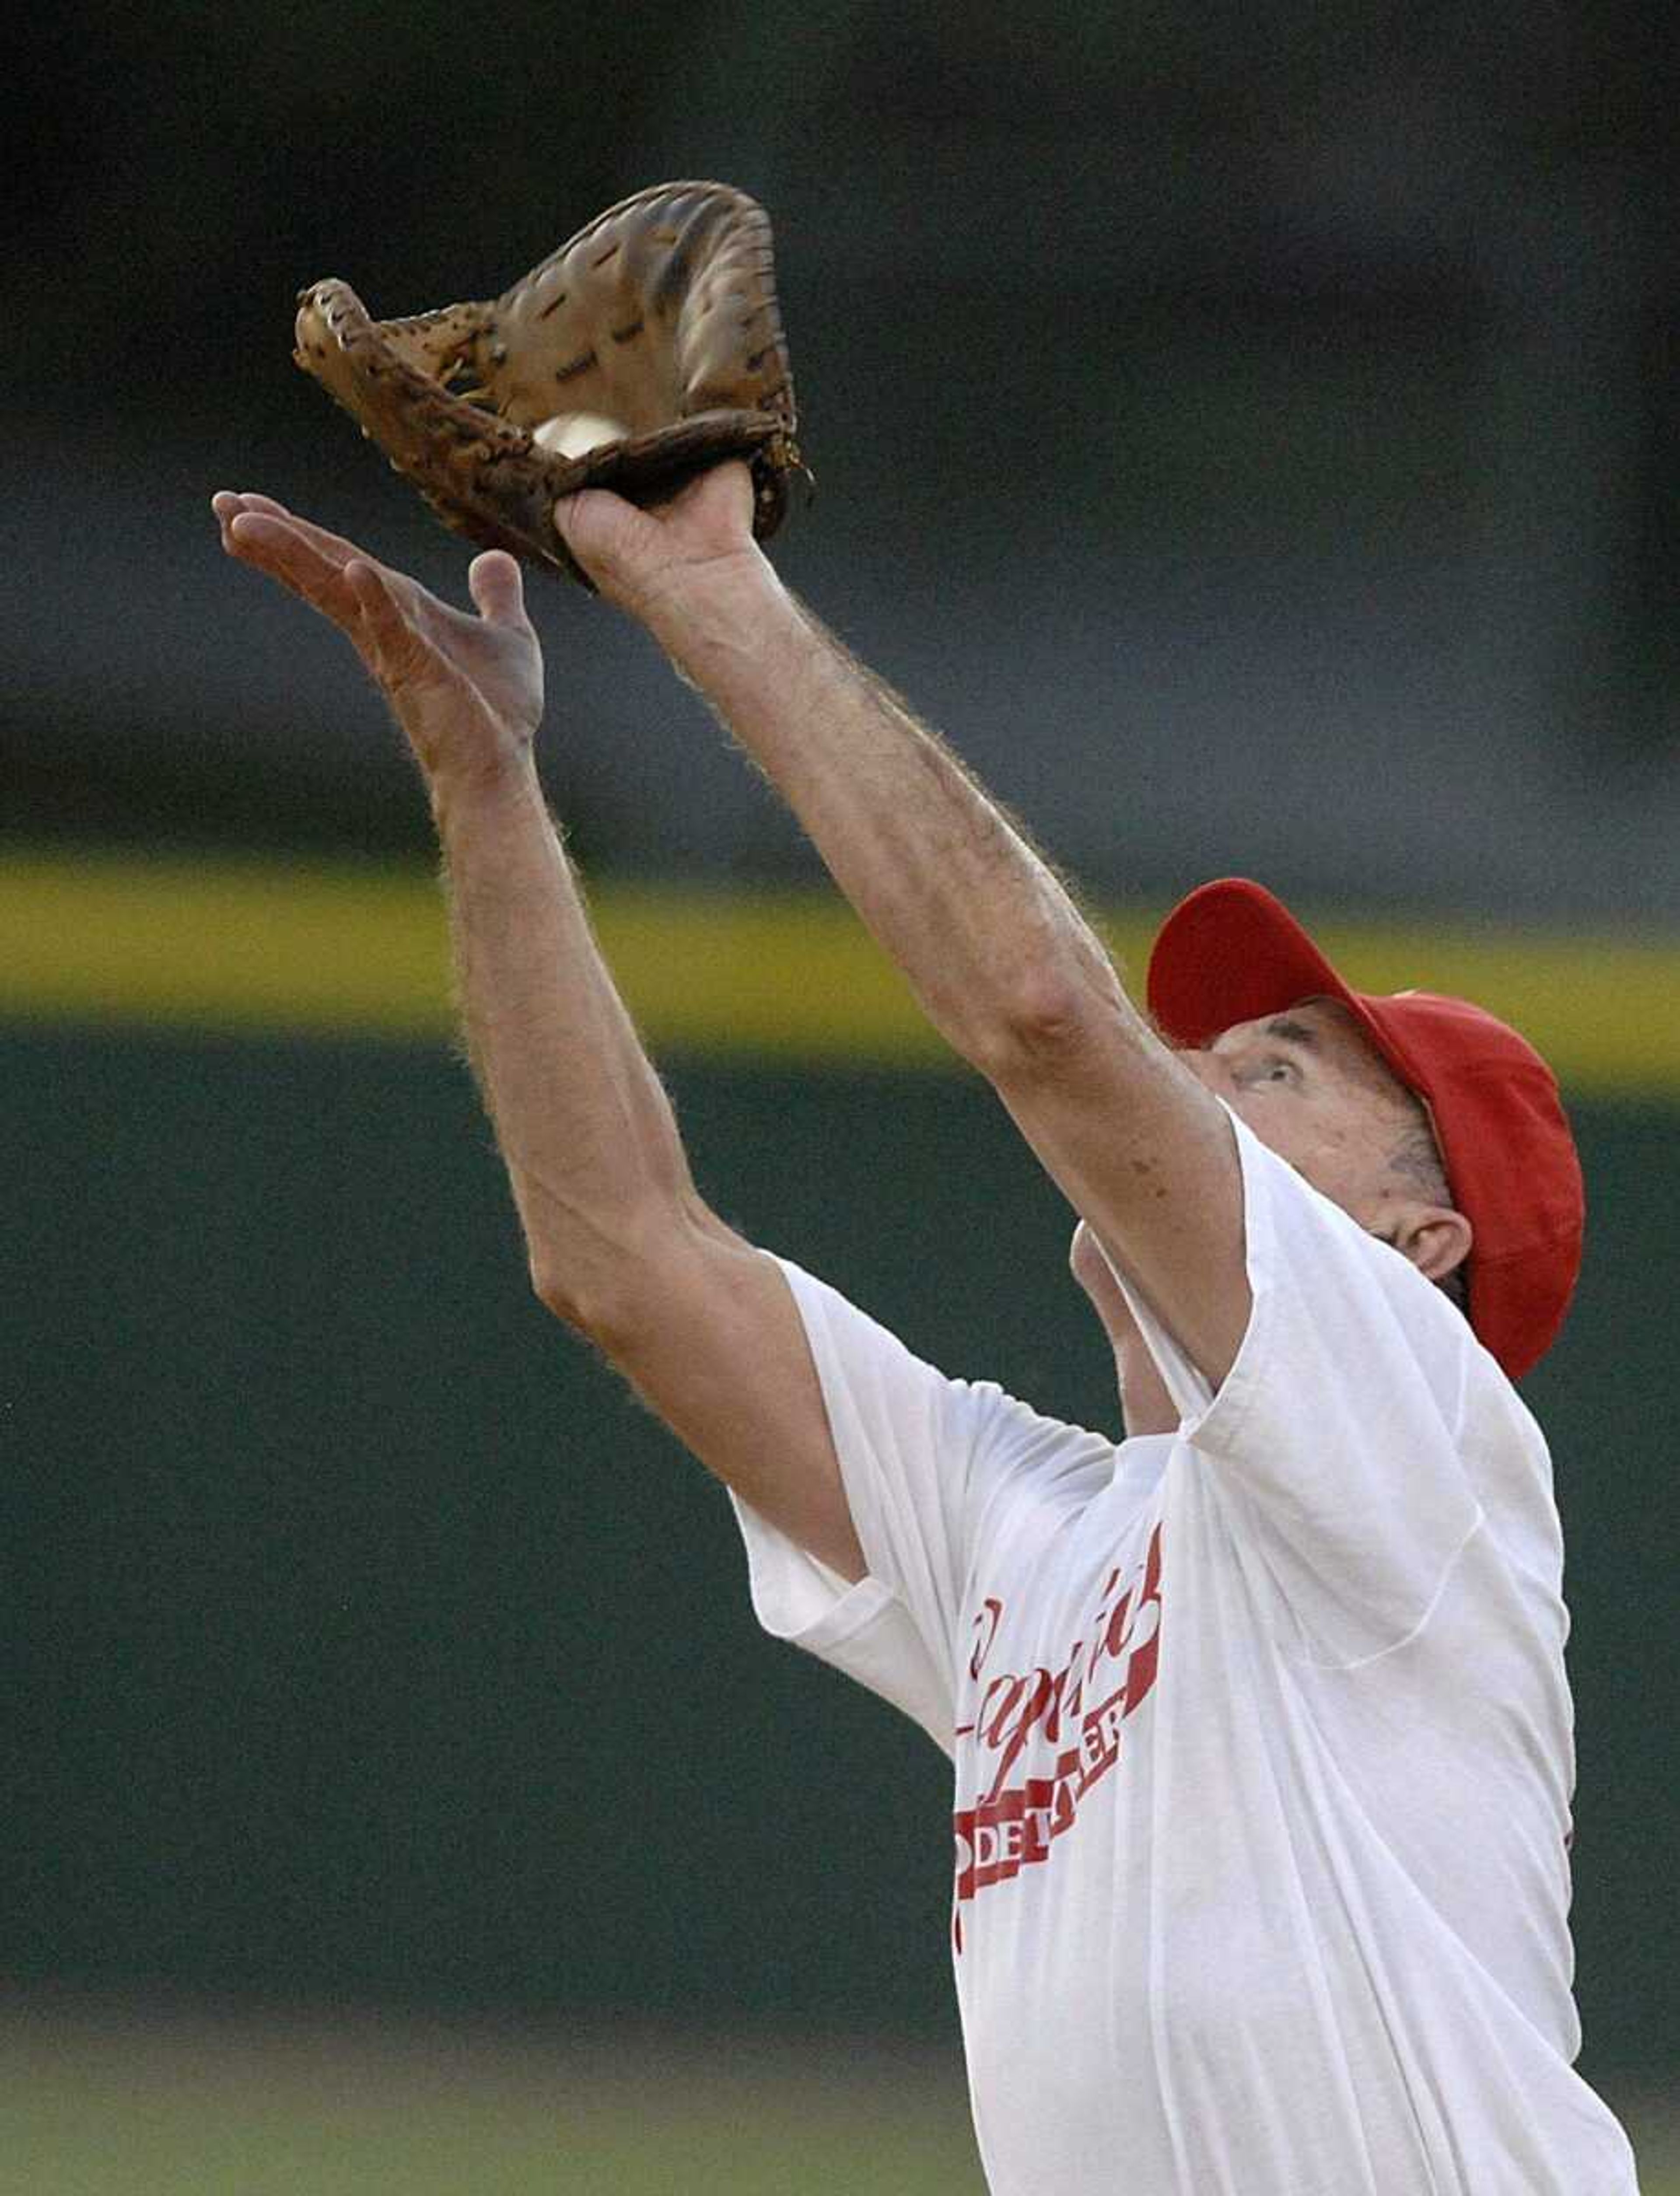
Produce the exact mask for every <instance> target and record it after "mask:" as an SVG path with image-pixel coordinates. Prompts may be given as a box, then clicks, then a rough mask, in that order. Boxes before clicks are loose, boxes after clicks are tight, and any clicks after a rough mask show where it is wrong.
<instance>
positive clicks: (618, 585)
mask: <svg viewBox="0 0 1680 2196" xmlns="http://www.w3.org/2000/svg"><path fill="white" fill-rule="evenodd" d="M682 502H683V506H684V507H683V509H682V510H681V514H680V520H679V523H677V524H675V525H674V524H673V523H672V521H671V518H670V517H669V516H660V515H652V514H648V513H645V512H642V511H637V510H635V509H634V508H633V507H632V506H630V505H629V504H628V503H625V502H623V500H621V499H619V498H618V497H617V496H613V495H610V494H603V493H601V492H600V491H592V492H589V493H586V494H582V495H580V496H576V497H573V498H571V499H570V500H567V501H566V502H565V503H562V504H561V505H560V506H559V511H558V512H557V523H558V524H559V526H560V528H561V530H562V531H563V533H564V534H565V539H566V542H567V545H568V546H569V547H570V548H571V552H572V553H573V555H574V556H575V557H576V558H577V559H578V561H579V562H580V563H582V565H583V566H584V568H585V569H586V570H588V572H589V573H590V575H591V576H592V577H593V578H594V580H595V581H596V582H597V584H598V585H599V586H600V588H601V591H602V592H603V593H605V594H606V595H608V596H610V597H611V598H612V599H614V600H616V601H617V602H618V603H619V604H621V605H622V606H623V608H624V609H626V610H629V612H630V613H631V615H634V617H636V618H638V619H639V620H640V621H641V623H643V624H644V625H645V626H646V627H647V628H648V630H649V631H650V633H652V635H653V637H654V638H655V639H657V640H658V642H659V644H660V645H661V646H662V647H663V649H664V650H665V652H666V654H667V655H668V656H669V658H670V660H671V662H672V663H673V664H674V665H675V667H676V669H677V670H678V671H679V673H681V675H682V676H683V677H684V678H686V679H687V680H688V681H689V682H690V683H691V684H692V685H694V686H695V687H697V688H698V690H699V691H700V692H701V693H702V694H703V695H704V696H705V697H706V699H707V700H708V702H710V704H711V706H712V707H713V708H714V709H715V711H716V712H717V714H718V715H719V716H720V717H721V719H723V721H724V722H725V723H726V725H727V726H728V728H729V730H730V731H732V732H733V735H734V737H736V739H737V740H739V743H740V744H741V745H742V746H743V747H744V748H745V749H746V750H747V752H748V753H749V754H750V755H751V756H752V757H753V759H754V760H756V762H757V764H758V765H759V766H760V768H761V769H762V771H764V773H765V775H766V776H767V777H768V778H769V779H770V780H771V782H772V783H773V784H774V786H775V787H776V788H777V789H778V791H779V793H780V794H781V795H782V796H783V798H784V799H785V800H786V801H787V803H788V805H789V806H790V807H791V808H792V810H793V811H794V812H795V814H796V815H797V817H798V818H799V820H800V822H801V824H802V825H803V826H804V828H805V830H806V831H807V833H808V835H809V836H810V838H811V840H812V841H813V843H814V845H815V847H816V848H817V850H818V852H820V854H821V856H822V858H823V859H824V861H825V862H826V864H827V866H828V869H829V871H830V873H831V876H833V877H834V879H835V881H836V882H837V884H838V885H839V887H840V888H841V890H842V891H843V893H845V895H846V897H847V899H849V901H850V902H851V904H852V905H853V906H854V908H855V909H856V910H857V911H858V913H859V915H860V916H861V917H862V919H863V921H864V922H866V924H867V926H868V927H869V928H870V930H871V931H872V933H874V936H875V937H876V939H878V942H879V943H880V944H881V945H883V947H884V948H885V950H886V951H887V952H888V953H889V954H890V955H891V956H892V958H893V959H894V960H895V962H897V963H898V965H899V967H900V968H901V969H902V970H903V971H904V973H905V974H906V976H907V978H908V979H909V981H910V983H911V985H912V988H913V989H914V991H915V992H916V994H917V996H918V999H919V1000H920V1002H921V1004H922V1006H923V1007H924V1009H925V1011H926V1013H927V1014H928V1015H929V1017H930V1020H932V1021H933V1022H934V1024H935V1025H936V1027H937V1028H938V1029H939V1030H940V1031H941V1033H942V1034H943V1035H944V1037H946V1038H947V1040H948V1041H949V1042H950V1043H951V1044H952V1045H953V1046H954V1047H955V1049H957V1050H958V1051H959V1053H961V1054H962V1055H963V1056H964V1057H965V1059H967V1060H969V1061H970V1063H971V1064H972V1065H973V1066H975V1067H976V1068H978V1069H979V1071H980V1072H981V1073H982V1074H983V1075H984V1076H986V1077H987V1078H988V1080H989V1081H990V1082H991V1083H992V1084H993V1085H994V1088H995V1089H996V1090H997V1091H998V1093H999V1096H1000V1097H1001V1098H1002V1099H1003V1101H1004V1102H1005V1105H1006V1106H1007V1107H1008V1108H1009V1110H1010V1112H1011V1113H1012V1114H1013V1116H1014V1117H1015V1119H1016V1121H1017V1124H1019V1126H1020V1128H1021V1130H1022V1133H1023V1134H1024V1135H1025V1136H1026V1137H1027V1139H1028V1141H1029V1142H1030V1143H1031V1145H1032V1146H1033V1147H1034V1150H1035V1151H1036V1152H1037V1153H1038V1155H1039V1157H1040V1159H1041V1160H1042V1162H1043V1163H1044V1164H1045V1166H1046V1168H1047V1169H1048V1170H1049V1172H1050V1173H1051V1176H1053V1177H1054V1179H1055V1180H1056V1181H1057V1182H1058V1183H1059V1184H1060V1186H1061V1188H1062V1189H1063V1191H1064V1193H1066V1194H1067V1196H1068V1198H1069V1201H1070V1202H1071V1203H1072V1204H1073V1205H1074V1206H1075V1210H1076V1211H1078V1212H1079V1213H1080V1215H1081V1216H1082V1217H1083V1218H1084V1219H1085V1220H1086V1221H1087V1222H1089V1223H1090V1225H1091V1227H1092V1228H1093V1229H1094V1230H1095V1231H1096V1233H1097V1234H1098V1236H1099V1238H1100V1239H1101V1240H1103V1241H1104V1243H1105V1244H1106V1245H1108V1246H1109V1248H1110V1249H1111V1250H1112V1251H1114V1252H1115V1255H1116V1256H1117V1257H1119V1258H1120V1259H1121V1261H1122V1262H1123V1263H1124V1264H1125V1265H1126V1266H1127V1268H1128V1270H1129V1271H1130V1272H1131V1274H1133V1276H1134V1277H1135V1279H1136V1280H1137V1281H1138V1283H1139V1285H1140V1286H1142V1288H1143V1289H1144V1292H1145V1294H1146V1295H1147V1296H1148V1297H1150V1300H1151V1301H1152V1303H1154V1305H1155V1308H1156V1310H1157V1311H1158V1312H1159V1313H1160V1314H1161V1315H1162V1316H1163V1317H1164V1318H1165V1320H1167V1324H1168V1326H1170V1327H1171V1328H1172V1329H1173V1332H1175V1333H1176V1335H1177V1336H1178V1338H1179V1341H1180V1342H1181V1344H1183V1345H1184V1347H1185V1349H1186V1350H1187V1352H1188V1353H1189V1355H1190V1357H1191V1358H1192V1360H1193V1361H1195V1362H1196V1364H1197V1365H1198V1366H1199V1367H1200V1368H1201V1370H1202V1372H1203V1373H1204V1374H1206V1375H1207V1377H1208V1378H1209V1380H1210V1381H1213V1382H1215V1383H1217V1382H1218V1381H1219V1380H1220V1379H1222V1378H1223V1377H1224V1375H1225V1372H1226V1371H1227V1370H1228V1369H1229V1367H1230V1364H1231V1359H1232V1357H1233V1355H1235V1352H1236V1349H1237V1344H1238V1343H1239V1342H1240V1340H1241V1338H1242V1335H1243V1329H1244V1327H1245V1326H1246V1325H1247V1321H1248V1310H1249V1292H1248V1279H1247V1274H1246V1272H1245V1269H1244V1264H1243V1220H1242V1188H1241V1178H1240V1171H1239V1167H1238V1163H1237V1152H1236V1147H1235V1141H1234V1138H1233V1136H1232V1132H1231V1125H1230V1123H1229V1122H1228V1121H1227V1120H1226V1118H1225V1115H1224V1113H1223V1112H1222V1110H1221V1109H1220V1107H1219V1104H1218V1102H1217V1101H1216V1100H1214V1098H1213V1097H1212V1096H1211V1095H1209V1093H1208V1091H1207V1089H1204V1088H1203V1086H1202V1084H1201V1083H1200V1082H1199V1081H1198V1080H1197V1079H1196V1077H1195V1076H1194V1075H1193V1074H1191V1073H1190V1071H1189V1070H1188V1069H1187V1068H1186V1067H1185V1066H1184V1065H1183V1063H1182V1062H1181V1061H1179V1060H1176V1059H1174V1057H1173V1055H1172V1054H1171V1052H1170V1051H1169V1050H1168V1049H1167V1048H1166V1047H1165V1046H1164V1045H1163V1044H1162V1043H1160V1041H1159V1040H1158V1039H1157V1038H1156V1036H1155V1035H1154V1033H1153V1032H1151V1031H1150V1029H1149V1027H1148V1026H1147V1025H1146V1024H1145V1023H1144V1020H1143V1019H1142V1017H1141V1016H1140V1015H1139V1014H1138V1013H1137V1012H1136V1011H1135V1009H1134V1008H1133V1006H1132V1005H1131V1003H1130V1002H1129V1001H1128V1000H1127V997H1126V995H1125V993H1124V991H1122V989H1121V983H1120V980H1119V977H1118V976H1117V974H1115V968H1114V966H1113V964H1112V962H1110V960H1109V956H1108V954H1107V953H1106V951H1104V947H1103V945H1102V944H1101V942H1100V940H1099V939H1098V938H1097V937H1096V935H1095V934H1094V933H1093V932H1092V929H1091V928H1090V926H1089V925H1088V924H1087V923H1086V922H1085V920H1084V919H1083V917H1082V916H1080V913H1079V911H1078V910H1077V909H1076V908H1075V905H1074V904H1073V902H1072V901H1071V899H1069V896H1068V894H1067V893H1066V891H1065V890H1064V889H1063V887H1062V885H1061V884H1060V882H1059V881H1057V878H1056V876H1054V874H1053V873H1052V872H1051V870H1049V869H1048V868H1047V867H1046V864H1044V863H1043V862H1042V861H1041V860H1040V858H1039V857H1038V856H1037V855H1036V854H1035V853H1034V852H1033V850H1032V849H1031V848H1030V847H1028V845H1027V843H1026V841H1024V840H1023V839H1022V836H1021V835H1020V834H1019V833H1018V832H1017V830H1016V829H1014V828H1013V827H1012V825H1011V823H1010V822H1009V820H1008V818H1006V817H1005V815H1004V814H1003V813H1002V812H1001V811H1000V810H999V807H998V806H996V804H995V803H994V802H993V801H992V800H989V799H988V796H987V795H986V794H985V793H984V792H983V791H982V789H981V788H980V787H979V786H978V785H977V784H976V783H975V781H974V779H973V778H972V777H970V774H969V773H968V772H967V771H965V769H964V767H963V766H962V764H961V763H960V762H959V760H957V758H956V757H955V756H954V755H953V754H952V753H951V751H950V750H949V749H948V748H947V747H946V746H945V745H944V743H942V742H941V740H940V739H939V738H938V737H936V735H935V734H933V733H932V732H930V731H928V730H927V728H926V727H925V726H924V725H919V724H918V723H917V721H916V720H915V719H914V718H913V717H912V715H911V714H910V713H909V711H908V710H907V708H905V706H904V704H903V703H902V702H901V701H900V700H899V698H898V696H896V695H895V694H894V693H893V692H892V691H890V689H889V688H888V687H886V686H885V685H883V684H882V683H881V682H880V681H879V680H878V679H876V678H874V677H873V676H872V674H871V673H869V672H868V671H866V669H864V668H863V667H862V666H861V665H860V664H859V663H857V662H855V661H854V659H853V658H852V657H851V656H850V655H849V653H848V652H847V650H845V649H844V648H843V647H842V645H841V644H840V643H839V642H838V641H837V640H836V639H834V638H833V637H832V636H831V634H829V633H826V632H825V631H824V629H823V628H822V627H820V625H819V624H818V622H817V621H816V620H815V619H814V617H813V616H812V615H810V613H809V612H808V610H805V609H804V607H803V606H802V604H799V603H798V602H797V601H796V599H795V598H793V597H792V596H791V594H790V593H789V592H787V591H786V590H785V588H784V587H782V586H781V584H780V582H779V581H778V579H777V577H776V575H775V574H774V572H773V569H771V567H770V565H769V564H768V562H767V561H766V560H765V559H764V558H762V556H761V555H760V554H759V553H758V552H757V550H756V546H754V545H753V543H752V541H751V539H750V532H749V530H748V522H749V519H750V488H749V484H748V482H747V478H746V475H745V469H744V467H741V466H725V467H720V468H719V469H718V470H717V471H715V472H713V473H710V474H708V475H706V476H704V477H703V478H702V479H701V480H700V481H699V482H698V483H696V484H695V485H694V487H693V488H691V489H690V490H689V491H688V492H687V494H686V497H685V498H684V499H683V500H682Z"/></svg>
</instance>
